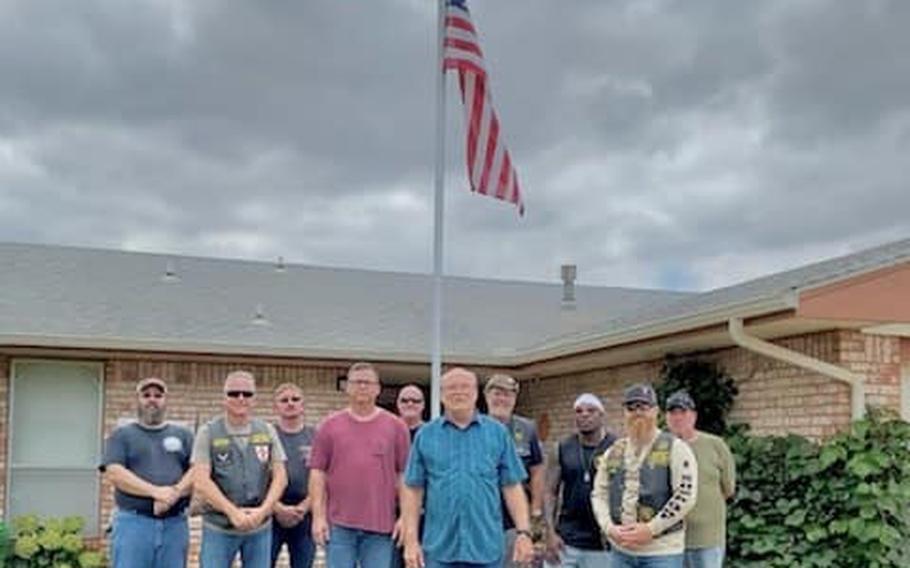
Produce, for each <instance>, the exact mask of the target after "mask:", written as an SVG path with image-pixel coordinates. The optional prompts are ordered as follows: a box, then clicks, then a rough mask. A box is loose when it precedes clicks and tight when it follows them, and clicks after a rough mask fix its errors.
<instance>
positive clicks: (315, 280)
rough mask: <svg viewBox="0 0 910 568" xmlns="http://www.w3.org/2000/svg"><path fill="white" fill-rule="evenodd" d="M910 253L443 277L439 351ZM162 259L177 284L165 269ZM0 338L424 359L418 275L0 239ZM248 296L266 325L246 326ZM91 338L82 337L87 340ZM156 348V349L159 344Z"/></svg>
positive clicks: (469, 356) (612, 324) (852, 269)
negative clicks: (699, 275)
mask: <svg viewBox="0 0 910 568" xmlns="http://www.w3.org/2000/svg"><path fill="white" fill-rule="evenodd" d="M907 261H910V239H907V240H902V241H898V242H894V243H890V244H887V245H883V246H880V247H877V248H873V249H868V250H865V251H861V252H857V253H855V254H851V255H847V256H844V257H840V258H836V259H832V260H827V261H823V262H818V263H815V264H811V265H808V266H804V267H801V268H797V269H795V270H789V271H786V272H781V273H778V274H774V275H771V276H767V277H763V278H758V279H755V280H750V281H748V282H743V283H741V284H737V285H734V286H728V287H724V288H719V289H716V290H711V291H708V292H703V293H681V292H670V291H658V290H641V289H629V288H611V287H587V286H579V287H577V290H576V296H577V308H576V309H575V310H564V309H562V306H561V301H560V300H561V296H562V285H561V284H544V283H532V282H514V281H498V280H480V279H471V278H457V277H448V278H446V280H445V283H444V298H445V300H444V314H445V315H444V322H443V330H444V331H443V345H444V348H443V349H444V352H445V354H446V358H447V359H456V360H463V361H473V360H488V359H491V358H497V357H507V356H514V355H516V354H521V353H526V352H533V351H534V350H535V349H538V348H541V347H542V346H552V345H558V344H560V343H565V344H572V343H573V342H576V341H578V340H579V339H580V338H585V337H589V336H592V335H603V334H609V333H614V332H620V331H622V330H627V329H634V328H639V327H646V326H649V325H656V324H659V323H660V322H665V321H669V320H674V319H680V318H686V317H690V316H693V315H697V314H700V313H707V312H711V311H713V310H722V309H725V308H727V307H731V306H736V305H744V304H748V303H750V302H756V301H760V300H764V299H771V298H777V297H781V296H783V295H785V294H788V293H792V292H798V291H800V290H805V289H808V288H812V287H814V286H818V285H822V284H825V283H829V282H832V281H836V280H839V279H841V278H845V277H848V276H851V275H856V274H860V273H863V272H867V271H870V270H874V269H878V268H882V267H885V266H889V265H893V264H897V263H901V262H907ZM169 265H170V266H172V267H173V268H174V270H175V272H176V274H177V276H178V279H177V280H176V281H166V279H164V278H163V275H164V272H165V268H166V267H167V266H169ZM0 275H2V279H0V343H3V342H4V340H3V338H4V337H7V338H9V337H17V338H19V341H20V342H22V338H27V337H29V336H31V337H35V338H41V337H55V338H64V339H65V338H68V337H71V338H74V339H76V338H79V339H80V345H85V344H86V343H88V344H97V345H96V346H97V347H105V346H110V345H111V344H112V343H115V342H124V341H125V342H133V343H136V344H155V345H156V346H158V347H159V348H164V347H167V346H172V348H173V349H174V350H183V349H184V348H186V346H190V345H192V346H197V348H198V346H205V347H206V348H209V349H211V350H213V351H214V352H218V349H219V348H220V347H221V348H224V349H225V350H230V351H237V350H238V349H240V350H247V351H251V352H256V350H257V349H260V348H261V349H268V351H269V352H270V353H272V354H275V353H287V354H289V355H290V354H300V353H304V352H305V353H308V354H311V355H317V354H318V355H321V356H332V355H339V356H342V355H343V356H346V357H356V356H358V355H363V356H371V357H377V356H382V355H387V356H388V358H389V359H391V360H425V359H426V358H427V357H428V356H427V355H426V354H427V353H428V352H429V348H430V337H429V336H430V317H431V292H432V289H431V279H430V277H429V276H427V275H422V274H407V273H395V272H378V271H367V270H355V269H339V268H324V267H313V266H303V265H293V264H291V265H287V267H286V269H285V270H284V271H283V272H279V271H277V270H276V269H275V265H274V264H271V263H264V262H250V261H238V260H224V259H212V258H197V257H174V256H168V255H160V254H148V253H135V252H122V251H112V250H97V249H84V248H73V247H60V246H45V245H34V244H18V243H0ZM257 305H258V306H261V308H262V312H263V315H264V316H265V319H266V323H264V324H257V323H254V315H255V313H256V310H257ZM93 342H94V343H93ZM162 346H163V347H162Z"/></svg>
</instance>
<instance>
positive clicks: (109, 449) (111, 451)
mask: <svg viewBox="0 0 910 568" xmlns="http://www.w3.org/2000/svg"><path fill="white" fill-rule="evenodd" d="M112 464H117V465H122V466H126V431H125V430H124V427H121V428H117V429H116V430H114V432H113V433H112V434H111V435H110V437H109V438H108V439H107V442H106V443H105V444H104V456H102V459H101V465H99V466H98V469H99V470H101V471H102V472H103V471H104V470H105V469H106V468H107V466H109V465H112Z"/></svg>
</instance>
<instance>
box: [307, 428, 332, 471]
mask: <svg viewBox="0 0 910 568" xmlns="http://www.w3.org/2000/svg"><path fill="white" fill-rule="evenodd" d="M330 424H331V423H330V422H329V421H328V419H326V420H324V421H323V422H322V424H320V425H319V428H318V429H317V430H316V436H315V437H314V438H313V447H312V448H311V449H310V469H315V470H319V471H328V469H329V464H330V463H331V461H332V437H331V425H330Z"/></svg>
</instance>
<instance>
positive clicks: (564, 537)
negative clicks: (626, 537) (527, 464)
mask: <svg viewBox="0 0 910 568" xmlns="http://www.w3.org/2000/svg"><path fill="white" fill-rule="evenodd" d="M573 408H574V410H575V429H576V432H575V433H574V434H572V435H571V436H568V437H567V438H565V439H564V440H562V441H561V442H560V443H559V445H558V446H557V447H556V455H555V456H554V458H553V459H551V460H548V463H549V467H548V468H547V500H546V505H547V513H548V515H547V518H548V519H549V520H550V521H551V527H553V528H552V529H551V530H550V538H549V542H548V544H547V560H548V563H551V564H557V565H559V566H562V567H563V568H602V567H603V566H606V565H607V562H608V560H609V556H608V553H607V552H606V550H605V547H604V543H603V539H602V538H601V534H600V532H601V531H600V526H598V524H597V520H596V519H595V518H594V512H593V511H592V509H591V489H592V487H593V485H592V483H593V481H594V474H595V473H596V472H595V464H596V462H597V458H598V457H600V456H601V455H602V454H603V453H604V452H605V451H606V450H607V448H609V447H610V445H612V444H613V442H615V441H616V437H615V436H613V435H612V434H610V433H609V432H607V431H606V429H605V428H604V407H603V403H602V402H601V401H600V399H599V398H597V397H596V396H595V395H593V394H590V393H585V394H582V395H580V396H579V397H578V398H576V399H575V404H574V405H573ZM560 495H561V496H562V498H561V499H560ZM557 504H558V506H557Z"/></svg>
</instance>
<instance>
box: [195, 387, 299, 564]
mask: <svg viewBox="0 0 910 568" xmlns="http://www.w3.org/2000/svg"><path fill="white" fill-rule="evenodd" d="M255 395H256V382H255V380H254V379H253V375H252V374H250V373H248V372H246V371H234V372H232V373H230V374H228V376H227V378H226V379H225V381H224V400H223V402H222V404H223V405H224V416H221V417H219V418H216V419H214V420H212V421H211V422H209V423H207V424H204V425H203V426H202V427H200V428H199V432H198V433H197V435H196V442H195V445H194V446H193V458H192V461H193V466H194V468H195V470H196V471H195V474H194V483H195V485H194V487H195V489H196V490H197V491H198V492H199V495H200V497H201V498H202V499H203V500H204V501H205V503H206V507H205V512H204V514H203V520H204V522H203V526H202V549H201V551H200V553H199V556H200V563H201V566H202V568H230V566H231V565H232V563H233V560H234V557H235V556H236V555H237V553H238V552H239V553H240V558H241V561H242V565H243V567H244V568H268V567H269V566H270V565H271V547H272V510H273V508H274V507H275V503H276V502H277V501H278V499H279V498H280V497H281V494H282V492H283V491H284V489H285V486H286V485H287V473H286V470H285V461H286V460H287V457H286V455H285V452H284V448H283V447H282V445H281V441H280V440H279V438H278V434H277V433H276V432H275V428H274V427H273V426H272V425H271V424H268V423H267V422H264V421H262V420H258V419H255V418H253V417H252V413H253V397H254V396H255Z"/></svg>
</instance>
